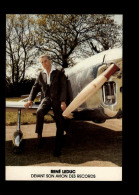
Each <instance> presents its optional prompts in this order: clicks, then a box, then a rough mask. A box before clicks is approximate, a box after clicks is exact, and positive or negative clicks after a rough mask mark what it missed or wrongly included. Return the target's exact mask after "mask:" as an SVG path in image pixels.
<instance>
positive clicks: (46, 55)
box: [39, 54, 51, 60]
mask: <svg viewBox="0 0 139 195" xmlns="http://www.w3.org/2000/svg"><path fill="white" fill-rule="evenodd" d="M44 57H47V58H48V59H49V60H51V57H50V56H49V55H48V54H43V55H41V56H40V57H39V59H41V58H44Z"/></svg>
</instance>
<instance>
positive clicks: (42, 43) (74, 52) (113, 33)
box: [35, 14, 121, 68]
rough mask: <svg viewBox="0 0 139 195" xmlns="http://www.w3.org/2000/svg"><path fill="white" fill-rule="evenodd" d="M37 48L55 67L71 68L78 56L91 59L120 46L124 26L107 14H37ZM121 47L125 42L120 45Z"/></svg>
mask: <svg viewBox="0 0 139 195" xmlns="http://www.w3.org/2000/svg"><path fill="white" fill-rule="evenodd" d="M36 24H37V25H38V26H37V27H36V39H35V41H36V42H35V45H36V48H38V52H43V53H45V52H47V53H50V54H51V56H52V60H53V62H54V63H55V64H59V65H61V66H63V68H67V67H68V66H70V65H72V64H74V63H73V62H74V61H73V59H74V56H76V57H78V56H89V55H93V54H94V53H98V52H100V51H102V50H107V49H109V48H113V47H114V46H115V44H117V43H120V39H119V37H120V36H121V35H120V28H121V27H120V26H118V25H117V24H115V23H114V20H113V19H112V18H111V16H110V15H105V14H42V15H36V23H35V25H36ZM120 44H121V43H120Z"/></svg>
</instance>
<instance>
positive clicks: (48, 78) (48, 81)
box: [44, 65, 56, 85]
mask: <svg viewBox="0 0 139 195" xmlns="http://www.w3.org/2000/svg"><path fill="white" fill-rule="evenodd" d="M53 70H56V68H55V67H54V66H53V65H51V71H50V73H49V75H48V72H47V70H46V69H44V72H45V73H46V74H47V85H50V76H51V73H52V72H53Z"/></svg>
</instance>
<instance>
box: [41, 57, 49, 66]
mask: <svg viewBox="0 0 139 195" xmlns="http://www.w3.org/2000/svg"><path fill="white" fill-rule="evenodd" d="M40 62H41V64H42V66H43V68H44V69H46V68H48V67H50V66H51V61H50V60H49V59H48V58H47V57H43V58H41V59H40Z"/></svg>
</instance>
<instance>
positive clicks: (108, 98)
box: [102, 81, 116, 105]
mask: <svg viewBox="0 0 139 195" xmlns="http://www.w3.org/2000/svg"><path fill="white" fill-rule="evenodd" d="M102 92H103V93H102V94H103V102H104V104H106V105H112V104H114V103H115V102H116V83H115V82H114V81H110V82H106V83H104V85H103V87H102Z"/></svg>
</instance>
